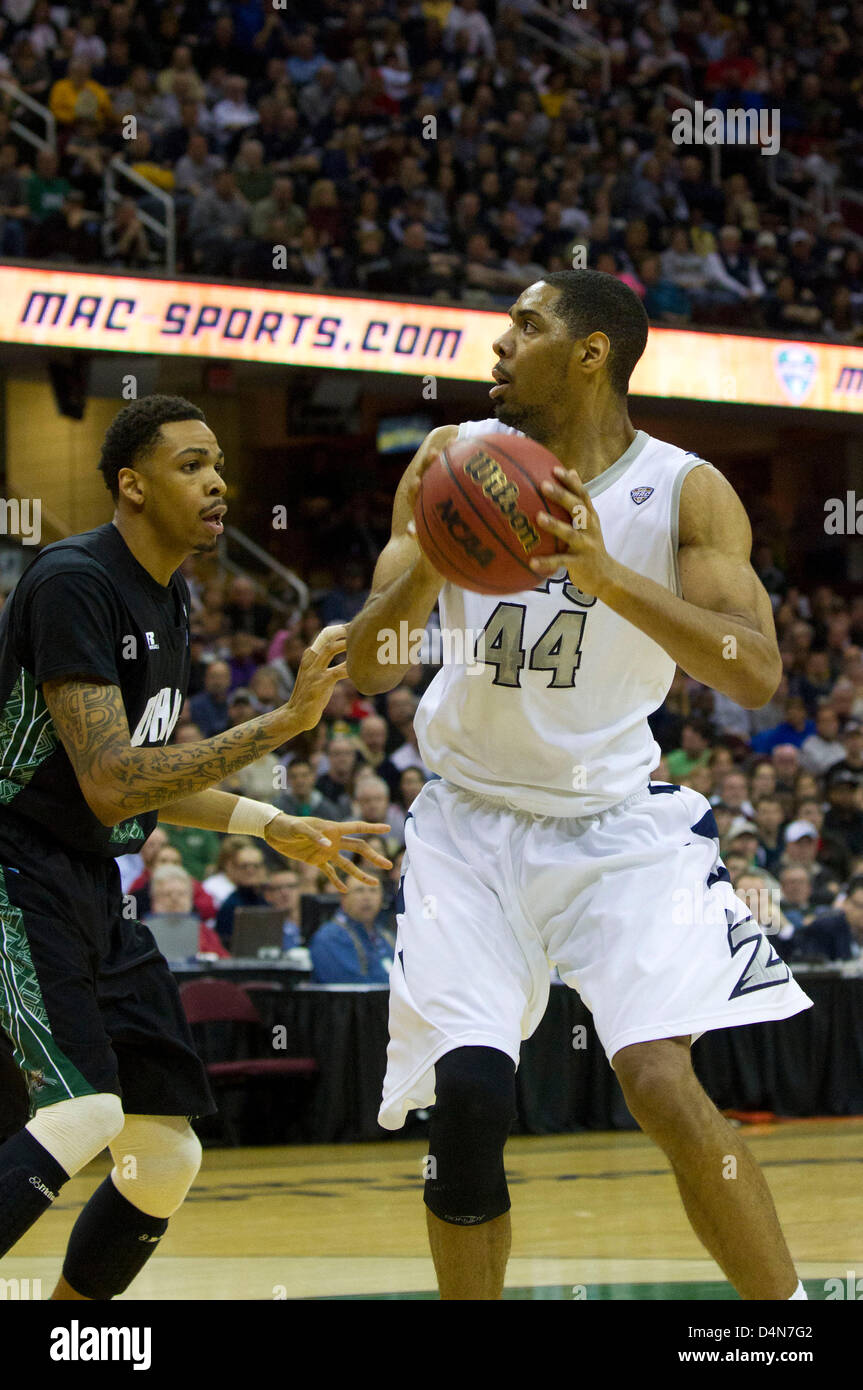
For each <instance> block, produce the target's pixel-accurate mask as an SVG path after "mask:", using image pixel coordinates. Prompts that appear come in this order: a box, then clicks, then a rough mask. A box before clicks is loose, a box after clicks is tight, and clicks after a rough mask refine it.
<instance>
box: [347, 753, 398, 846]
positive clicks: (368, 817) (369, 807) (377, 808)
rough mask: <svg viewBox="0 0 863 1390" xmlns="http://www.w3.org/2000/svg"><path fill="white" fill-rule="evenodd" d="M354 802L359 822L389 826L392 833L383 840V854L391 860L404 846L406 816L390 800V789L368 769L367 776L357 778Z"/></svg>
mask: <svg viewBox="0 0 863 1390" xmlns="http://www.w3.org/2000/svg"><path fill="white" fill-rule="evenodd" d="M354 801H355V803H356V816H357V819H358V820H365V821H371V822H372V823H379V824H386V825H389V827H390V833H389V835H387V836H385V837H384V839H383V845H384V849H383V853H384V854H385V855H386V856H387V858H388V859H391V858H392V856H393V854H394V853H395V851H396V850H397V849H398V847H399V845H402V844H404V826H405V815H404V811H402V810H401V809H400V807H398V806H397V805H396V804H395V803H394V802H392V801H391V800H390V789H389V787H388V786H387V784H386V782H385V781H384V779H383V778H382V777H376V776H375V774H374V773H373V772H371V771H369V770H368V769H367V770H366V775H365V776H362V777H360V776H358V777H357V783H356V788H355V791H354Z"/></svg>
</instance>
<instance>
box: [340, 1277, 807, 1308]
mask: <svg viewBox="0 0 863 1390" xmlns="http://www.w3.org/2000/svg"><path fill="white" fill-rule="evenodd" d="M804 1284H805V1287H806V1292H807V1293H808V1295H809V1297H810V1298H811V1299H813V1300H814V1299H816V1298H819V1297H821V1298H823V1297H824V1283H823V1280H822V1281H821V1282H820V1283H819V1282H818V1281H817V1280H810V1281H809V1282H808V1283H806V1281H805V1280H804ZM573 1287H574V1288H575V1294H574V1293H573ZM503 1296H504V1299H510V1300H515V1301H519V1302H525V1301H534V1300H536V1299H553V1300H565V1301H566V1302H568V1303H572V1302H577V1303H582V1302H584V1303H596V1302H603V1303H606V1302H633V1301H637V1302H650V1301H654V1302H659V1303H669V1302H679V1303H693V1302H700V1303H708V1302H722V1303H733V1302H739V1301H740V1300H739V1299H738V1297H737V1294H736V1293H735V1292H734V1290H733V1289H732V1287H731V1285H730V1284H726V1283H725V1282H724V1281H722V1282H717V1283H709V1282H706V1281H704V1282H692V1283H685V1282H681V1283H671V1284H668V1283H666V1284H653V1283H644V1284H576V1285H575V1286H573V1285H572V1284H537V1285H536V1286H534V1287H533V1288H512V1289H504V1291H503ZM392 1299H397V1300H398V1301H399V1302H416V1301H431V1300H435V1299H437V1294H436V1293H433V1292H432V1291H431V1290H423V1291H422V1292H416V1291H414V1292H412V1293H370V1294H334V1295H328V1296H327V1297H325V1298H320V1299H315V1300H313V1301H314V1302H316V1303H347V1302H357V1301H360V1302H363V1303H368V1302H372V1303H374V1302H378V1301H380V1300H392Z"/></svg>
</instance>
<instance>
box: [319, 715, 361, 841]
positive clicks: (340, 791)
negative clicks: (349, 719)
mask: <svg viewBox="0 0 863 1390" xmlns="http://www.w3.org/2000/svg"><path fill="white" fill-rule="evenodd" d="M357 767H358V761H357V747H356V743H355V741H354V739H353V738H348V737H346V736H345V735H343V734H337V735H335V736H334V737H333V738H331V739H330V740H329V742H328V744H327V770H326V772H325V773H323V774H322V775H321V776H320V777H318V780H317V782H316V784H315V785H316V786H317V789H318V791H319V792H320V793H321V795H322V796H324V797H326V799H327V800H328V801H329V802H330V803H331V804H332V805H334V806H335V807H336V808H337V810H338V815H336V816H335V817H334V819H335V820H349V819H350V817H351V798H352V795H353V785H354V778H355V776H356V772H357Z"/></svg>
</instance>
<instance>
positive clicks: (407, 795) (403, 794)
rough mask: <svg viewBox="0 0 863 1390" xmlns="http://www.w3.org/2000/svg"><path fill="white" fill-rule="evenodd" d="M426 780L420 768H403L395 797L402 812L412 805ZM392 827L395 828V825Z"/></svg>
mask: <svg viewBox="0 0 863 1390" xmlns="http://www.w3.org/2000/svg"><path fill="white" fill-rule="evenodd" d="M426 780H427V779H426V778H425V777H424V776H423V773H422V770H421V768H419V767H406V768H405V770H404V772H403V773H402V774H401V776H400V777H399V794H398V797H397V799H396V804H397V805H398V806H400V807H401V809H402V811H403V812H407V811H409V810H410V808H411V806H413V804H414V802H415V801H416V799H417V797H418V796H419V794H420V792H421V791H422V789H423V787H424V786H425V784H426ZM393 828H394V829H395V827H393ZM402 839H404V835H402Z"/></svg>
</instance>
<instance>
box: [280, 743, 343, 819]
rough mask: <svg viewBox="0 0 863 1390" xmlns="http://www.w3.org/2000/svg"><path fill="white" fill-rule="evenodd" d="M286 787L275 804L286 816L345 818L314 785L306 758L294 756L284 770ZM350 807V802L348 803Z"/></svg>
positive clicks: (311, 771) (310, 768) (340, 809)
mask: <svg viewBox="0 0 863 1390" xmlns="http://www.w3.org/2000/svg"><path fill="white" fill-rule="evenodd" d="M286 775H287V783H288V785H287V788H286V790H284V791H281V792H279V794H278V796H277V797H276V799H275V804H276V805H277V806H278V807H279V809H280V810H281V811H284V812H285V814H286V815H288V816H318V817H319V818H320V819H321V820H347V819H348V815H347V814H342V812H343V810H344V803H342V805H341V806H339V805H338V804H336V803H335V802H333V801H330V800H328V799H327V797H326V796H324V794H323V792H322V791H320V790H319V789H318V788H317V787H316V786H315V774H314V771H313V769H312V765H311V763H310V762H309V760H308V759H307V758H294V759H293V760H292V761H291V763H290V764H289V765H288V768H287V770H286ZM277 785H278V784H277ZM348 807H350V803H348Z"/></svg>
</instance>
